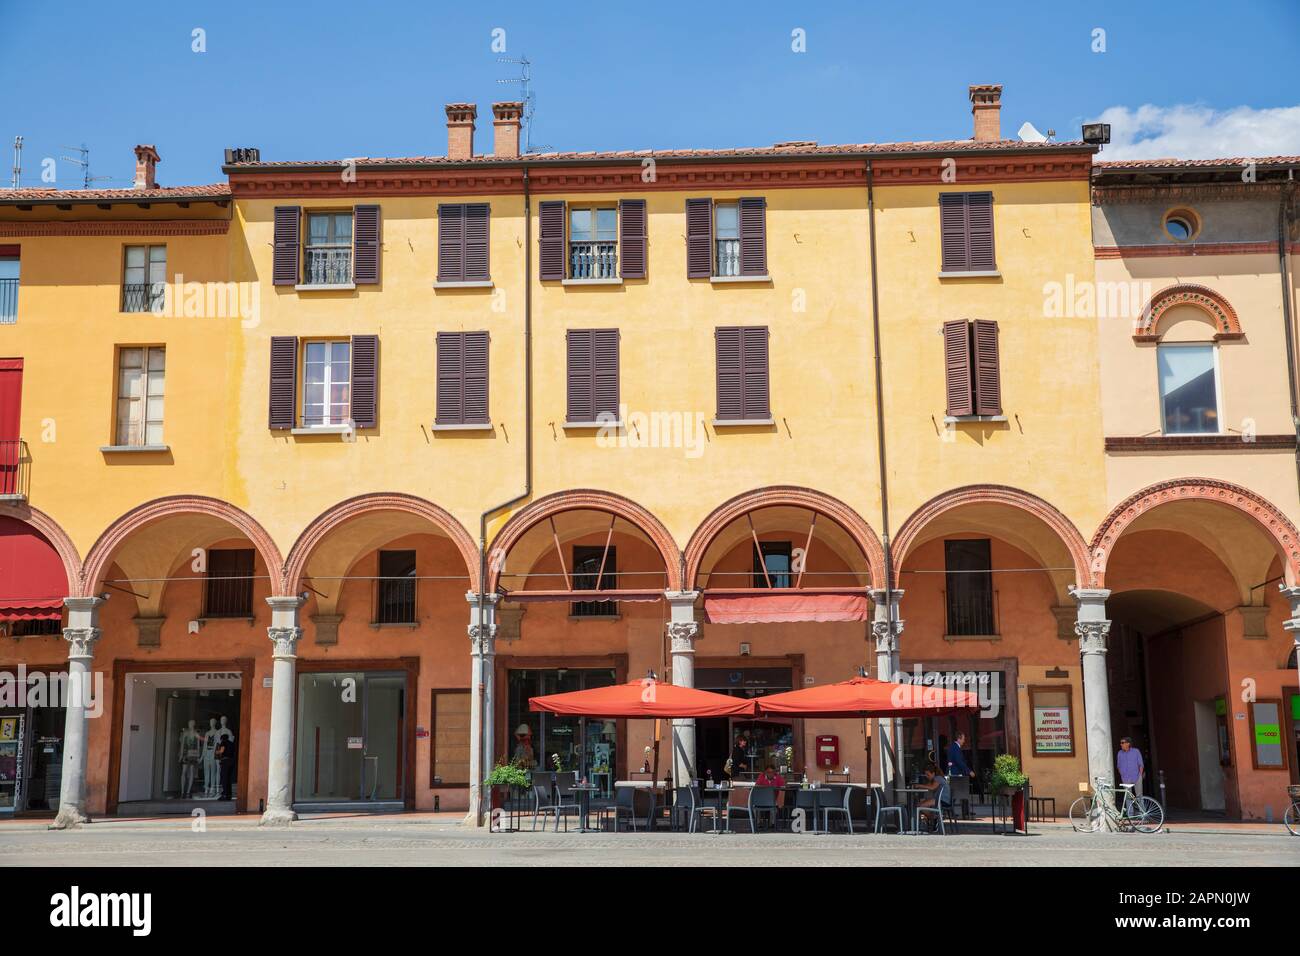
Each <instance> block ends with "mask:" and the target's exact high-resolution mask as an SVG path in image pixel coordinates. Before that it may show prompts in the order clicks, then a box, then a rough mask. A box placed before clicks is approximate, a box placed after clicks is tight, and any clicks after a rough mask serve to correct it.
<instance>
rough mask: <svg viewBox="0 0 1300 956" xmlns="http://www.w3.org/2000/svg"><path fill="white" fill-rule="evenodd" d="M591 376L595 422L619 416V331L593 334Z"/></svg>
mask: <svg viewBox="0 0 1300 956" xmlns="http://www.w3.org/2000/svg"><path fill="white" fill-rule="evenodd" d="M591 376H592V395H593V398H592V410H593V411H594V412H595V413H596V414H595V417H594V418H593V419H592V420H593V421H595V420H597V419H601V418H608V419H610V420H611V421H619V420H620V419H619V414H618V384H619V383H618V329H594V330H593V331H592V333H591Z"/></svg>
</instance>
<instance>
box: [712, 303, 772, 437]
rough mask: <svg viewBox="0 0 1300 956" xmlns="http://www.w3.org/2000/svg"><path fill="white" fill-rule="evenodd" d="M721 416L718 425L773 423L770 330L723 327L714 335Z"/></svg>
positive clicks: (719, 415) (760, 327) (718, 418)
mask: <svg viewBox="0 0 1300 956" xmlns="http://www.w3.org/2000/svg"><path fill="white" fill-rule="evenodd" d="M714 343H715V348H716V351H717V376H718V416H717V418H716V419H715V420H714V424H715V425H727V424H746V423H767V422H771V420H772V409H771V402H770V400H769V397H770V396H769V388H768V359H767V352H768V348H767V343H768V330H767V327H766V326H749V327H746V326H723V327H720V328H718V329H716V330H715V331H714Z"/></svg>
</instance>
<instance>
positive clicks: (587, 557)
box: [569, 545, 618, 617]
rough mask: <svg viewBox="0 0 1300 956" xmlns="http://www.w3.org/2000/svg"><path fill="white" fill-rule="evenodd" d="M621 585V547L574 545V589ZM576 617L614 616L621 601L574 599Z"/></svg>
mask: <svg viewBox="0 0 1300 956" xmlns="http://www.w3.org/2000/svg"><path fill="white" fill-rule="evenodd" d="M617 587H618V548H617V547H614V546H612V545H611V546H610V547H609V548H608V549H606V548H605V546H604V545H575V546H574V548H573V589H574V590H575V591H609V590H612V589H614V588H617ZM569 613H570V614H571V615H572V616H573V617H614V616H615V615H617V614H618V602H617V601H572V602H570V604H569Z"/></svg>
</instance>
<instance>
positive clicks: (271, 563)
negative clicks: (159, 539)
mask: <svg viewBox="0 0 1300 956" xmlns="http://www.w3.org/2000/svg"><path fill="white" fill-rule="evenodd" d="M186 514H199V515H210V516H211V517H214V518H220V519H221V520H222V521H225V522H226V523H227V524H229V525H230V526H231V527H233V528H234V529H235V530H236V531H238V532H239V533H240V534H242V535H243V536H244V537H246V538H247V539H248V540H249V541H251V542H252V543H253V547H254V548H256V549H257V553H258V554H260V555H261V556H262V561H263V562H264V563H265V564H266V571H267V574H269V575H270V576H271V584H272V586H279V585H280V584H281V583H282V578H281V572H282V570H283V567H284V561H283V559H282V558H281V557H280V549H279V548H278V547H276V544H275V541H274V539H272V537H271V536H270V535H269V534H268V533H267V532H266V529H265V528H263V527H262V526H261V525H260V524H259V523H258V522H257V521H256V520H255V519H254V518H253V517H252V516H250V515H249V514H248V512H246V511H244V510H242V509H240V508H236V507H235V506H234V505H232V504H230V503H228V502H225V501H222V500H221V499H219V498H208V497H205V496H203V495H172V496H169V497H167V498H155V499H154V500H153V501H146V502H145V503H144V504H142V505H139V506H137V507H135V508H132V509H131V510H130V511H128V512H127V513H126V514H124V515H122V517H120V518H118V519H117V520H116V521H114V522H113V523H112V524H111V525H109V526H108V528H107V529H106V530H105V531H104V533H103V534H101V535H100V536H99V540H97V541H96V542H95V543H94V545H93V546H92V547H91V549H90V552H89V553H88V554H87V555H86V561H85V564H84V565H83V566H82V574H81V588H80V592H81V594H82V595H83V596H89V595H90V594H91V593H92V592H93V591H94V589H95V587H96V585H97V584H98V583H99V579H100V577H101V576H102V575H103V574H104V572H105V571H106V570H107V569H108V565H109V563H110V562H111V561H112V558H113V554H114V553H115V552H116V551H117V549H118V548H119V547H121V545H122V543H123V542H124V541H126V539H127V538H129V537H130V536H131V535H133V534H135V533H136V532H137V531H139V530H141V529H142V528H144V527H146V526H148V525H150V524H152V523H153V522H155V521H159V520H161V519H163V518H170V517H173V516H176V515H186Z"/></svg>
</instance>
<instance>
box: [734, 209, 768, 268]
mask: <svg viewBox="0 0 1300 956" xmlns="http://www.w3.org/2000/svg"><path fill="white" fill-rule="evenodd" d="M739 205H740V211H739V215H740V274H741V275H742V276H765V275H767V200H766V199H763V198H762V197H758V198H749V199H742V200H740V203H739Z"/></svg>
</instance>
